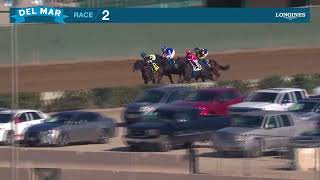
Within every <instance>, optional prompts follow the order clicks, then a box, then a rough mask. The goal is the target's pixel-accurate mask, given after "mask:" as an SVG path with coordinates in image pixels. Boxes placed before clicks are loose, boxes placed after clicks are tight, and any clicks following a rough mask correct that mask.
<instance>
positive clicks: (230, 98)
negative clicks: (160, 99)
mask: <svg viewBox="0 0 320 180" xmlns="http://www.w3.org/2000/svg"><path fill="white" fill-rule="evenodd" d="M243 99H244V97H243V96H241V95H240V93H239V91H238V90H237V89H235V88H228V87H222V88H206V89H199V90H197V91H195V92H193V94H190V95H189V96H188V97H187V98H186V99H184V100H182V101H176V102H175V103H174V104H175V105H177V106H191V107H194V108H199V109H200V110H201V115H216V116H226V115H228V109H229V106H231V105H233V104H237V103H240V102H242V101H243Z"/></svg>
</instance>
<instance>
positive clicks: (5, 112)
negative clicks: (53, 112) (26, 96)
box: [0, 109, 39, 114]
mask: <svg viewBox="0 0 320 180" xmlns="http://www.w3.org/2000/svg"><path fill="white" fill-rule="evenodd" d="M26 112H39V111H38V110H32V109H7V110H1V111H0V114H18V113H26Z"/></svg>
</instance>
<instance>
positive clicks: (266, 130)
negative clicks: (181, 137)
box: [212, 111, 317, 157]
mask: <svg viewBox="0 0 320 180" xmlns="http://www.w3.org/2000/svg"><path fill="white" fill-rule="evenodd" d="M315 126H317V123H316V122H315V121H305V120H301V119H299V118H298V117H296V116H295V115H294V114H292V113H288V112H272V111H255V112H247V113H243V114H237V115H232V116H231V127H227V128H224V129H221V130H218V131H217V132H215V133H214V135H213V138H212V141H213V142H212V143H213V146H214V147H215V149H216V150H217V151H218V152H221V153H224V152H230V151H231V152H246V154H248V155H250V156H252V157H259V156H261V155H262V153H263V152H266V151H276V150H282V149H287V148H288V145H289V140H290V138H291V137H294V136H296V135H297V134H300V133H301V132H304V131H308V130H311V129H313V128H314V127H315Z"/></svg>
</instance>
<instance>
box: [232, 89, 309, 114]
mask: <svg viewBox="0 0 320 180" xmlns="http://www.w3.org/2000/svg"><path fill="white" fill-rule="evenodd" d="M306 97H307V93H306V90H304V89H299V88H270V89H262V90H258V91H255V92H253V93H251V94H250V95H249V96H248V97H247V98H246V99H245V100H244V102H242V103H239V104H235V105H232V106H230V108H229V113H230V114H238V113H243V112H249V111H259V110H265V111H287V110H288V108H289V107H290V106H291V105H293V104H294V103H296V102H298V101H299V100H301V99H304V98H306Z"/></svg>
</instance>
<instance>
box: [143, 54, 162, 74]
mask: <svg viewBox="0 0 320 180" xmlns="http://www.w3.org/2000/svg"><path fill="white" fill-rule="evenodd" d="M141 57H142V58H143V60H144V61H146V62H147V63H150V64H151V65H152V66H153V68H154V70H158V69H159V66H158V65H157V64H156V63H155V60H156V58H157V57H156V55H155V54H146V53H145V52H142V53H141Z"/></svg>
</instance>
